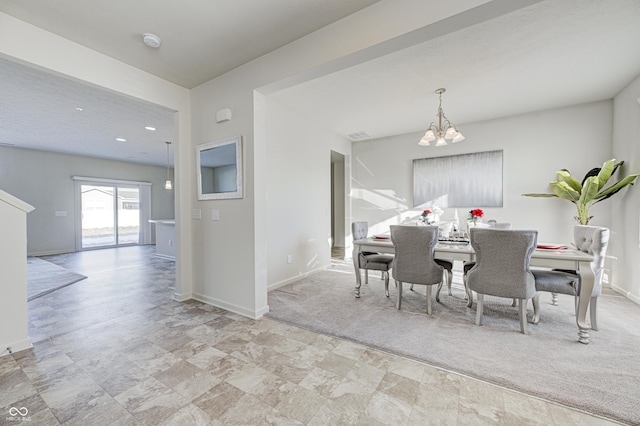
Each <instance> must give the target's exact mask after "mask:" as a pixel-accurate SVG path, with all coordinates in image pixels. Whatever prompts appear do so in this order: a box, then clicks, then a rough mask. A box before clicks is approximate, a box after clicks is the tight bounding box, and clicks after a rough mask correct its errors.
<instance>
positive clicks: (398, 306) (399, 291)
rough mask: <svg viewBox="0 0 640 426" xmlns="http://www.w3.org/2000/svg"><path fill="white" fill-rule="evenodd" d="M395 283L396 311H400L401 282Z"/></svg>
mask: <svg viewBox="0 0 640 426" xmlns="http://www.w3.org/2000/svg"><path fill="white" fill-rule="evenodd" d="M396 283H397V285H398V298H397V299H396V309H397V310H400V308H401V307H402V281H397V280H396Z"/></svg>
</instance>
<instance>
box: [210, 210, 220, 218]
mask: <svg viewBox="0 0 640 426" xmlns="http://www.w3.org/2000/svg"><path fill="white" fill-rule="evenodd" d="M211 220H220V210H218V209H213V210H211Z"/></svg>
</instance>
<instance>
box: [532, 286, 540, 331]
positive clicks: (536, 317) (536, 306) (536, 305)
mask: <svg viewBox="0 0 640 426" xmlns="http://www.w3.org/2000/svg"><path fill="white" fill-rule="evenodd" d="M531 302H533V319H532V320H531V322H532V323H533V324H538V323H539V322H540V292H536V294H535V295H534V296H533V299H531Z"/></svg>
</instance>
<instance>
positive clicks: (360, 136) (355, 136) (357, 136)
mask: <svg viewBox="0 0 640 426" xmlns="http://www.w3.org/2000/svg"><path fill="white" fill-rule="evenodd" d="M347 137H348V138H349V139H351V140H352V141H362V140H365V139H371V135H370V134H369V133H367V132H365V131H361V132H356V133H351V134H350V135H347Z"/></svg>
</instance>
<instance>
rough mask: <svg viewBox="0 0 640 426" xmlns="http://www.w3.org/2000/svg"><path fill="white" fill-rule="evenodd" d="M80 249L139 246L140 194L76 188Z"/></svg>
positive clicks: (120, 189)
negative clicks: (78, 198) (77, 192)
mask: <svg viewBox="0 0 640 426" xmlns="http://www.w3.org/2000/svg"><path fill="white" fill-rule="evenodd" d="M80 217H81V227H80V233H81V239H80V241H81V247H80V248H81V249H82V250H85V249H92V248H105V247H118V246H124V245H134V244H139V242H140V190H139V189H138V188H135V187H124V186H106V185H85V184H82V185H81V186H80Z"/></svg>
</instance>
